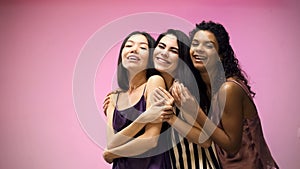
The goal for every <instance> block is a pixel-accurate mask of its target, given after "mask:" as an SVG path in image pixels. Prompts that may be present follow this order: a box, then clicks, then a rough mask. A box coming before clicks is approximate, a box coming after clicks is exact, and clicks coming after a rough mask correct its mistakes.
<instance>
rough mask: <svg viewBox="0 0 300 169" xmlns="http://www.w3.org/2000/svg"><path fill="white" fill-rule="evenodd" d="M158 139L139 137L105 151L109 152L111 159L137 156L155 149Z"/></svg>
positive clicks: (156, 137)
mask: <svg viewBox="0 0 300 169" xmlns="http://www.w3.org/2000/svg"><path fill="white" fill-rule="evenodd" d="M158 137H159V136H155V137H153V138H151V137H147V138H145V137H143V136H141V137H138V138H135V139H133V140H131V141H129V142H127V143H125V144H123V145H120V146H118V147H115V148H112V149H108V150H107V151H109V152H110V154H111V156H112V157H113V159H115V158H119V157H132V156H137V155H140V154H142V153H144V152H146V151H148V150H150V149H152V148H154V147H156V145H157V140H158Z"/></svg>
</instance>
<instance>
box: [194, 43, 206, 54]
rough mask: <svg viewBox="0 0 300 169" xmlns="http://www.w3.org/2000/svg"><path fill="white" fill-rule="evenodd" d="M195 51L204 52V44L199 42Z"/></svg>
mask: <svg viewBox="0 0 300 169" xmlns="http://www.w3.org/2000/svg"><path fill="white" fill-rule="evenodd" d="M194 51H195V52H197V53H203V52H204V50H203V45H202V44H199V45H198V46H197V47H194Z"/></svg>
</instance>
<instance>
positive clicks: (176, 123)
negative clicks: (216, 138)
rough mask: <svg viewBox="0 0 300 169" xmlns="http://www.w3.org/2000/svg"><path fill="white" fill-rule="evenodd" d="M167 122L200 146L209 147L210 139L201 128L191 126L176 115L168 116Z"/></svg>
mask: <svg viewBox="0 0 300 169" xmlns="http://www.w3.org/2000/svg"><path fill="white" fill-rule="evenodd" d="M168 123H169V124H170V125H171V126H172V127H173V128H174V129H175V130H176V131H177V132H178V133H179V134H180V135H181V136H183V137H185V138H187V139H188V140H189V141H191V142H193V143H195V144H198V145H200V146H202V147H209V146H210V145H211V140H210V139H209V137H208V136H207V135H206V134H205V132H204V131H202V129H201V128H198V127H195V126H192V125H190V124H188V123H187V122H186V121H184V120H182V119H180V118H179V117H177V116H173V117H172V118H170V120H169V121H168Z"/></svg>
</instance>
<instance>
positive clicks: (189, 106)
mask: <svg viewBox="0 0 300 169" xmlns="http://www.w3.org/2000/svg"><path fill="white" fill-rule="evenodd" d="M171 94H172V96H173V98H174V102H175V104H176V106H177V107H178V108H179V109H180V110H181V111H182V112H184V113H188V114H190V115H191V116H192V117H196V115H197V114H198V109H199V104H198V102H197V100H196V99H195V97H194V96H193V95H192V94H191V93H190V91H189V90H188V89H187V88H186V87H185V86H184V85H183V84H182V83H179V82H174V84H173V87H172V89H171Z"/></svg>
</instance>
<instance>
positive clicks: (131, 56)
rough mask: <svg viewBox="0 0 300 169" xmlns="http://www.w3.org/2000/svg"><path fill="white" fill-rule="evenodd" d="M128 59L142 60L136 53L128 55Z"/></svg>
mask: <svg viewBox="0 0 300 169" xmlns="http://www.w3.org/2000/svg"><path fill="white" fill-rule="evenodd" d="M127 59H128V60H130V61H139V60H140V58H139V57H137V56H136V55H129V56H128V57H127Z"/></svg>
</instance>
